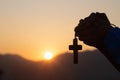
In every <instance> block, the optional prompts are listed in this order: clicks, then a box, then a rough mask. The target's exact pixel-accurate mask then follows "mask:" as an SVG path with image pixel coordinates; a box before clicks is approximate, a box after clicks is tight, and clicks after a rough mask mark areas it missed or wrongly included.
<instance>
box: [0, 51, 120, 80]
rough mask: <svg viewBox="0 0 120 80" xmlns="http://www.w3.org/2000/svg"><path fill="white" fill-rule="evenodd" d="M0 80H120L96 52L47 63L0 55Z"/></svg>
mask: <svg viewBox="0 0 120 80" xmlns="http://www.w3.org/2000/svg"><path fill="white" fill-rule="evenodd" d="M0 69H2V70H3V72H4V74H3V76H2V78H3V79H2V80H96V79H97V80H101V79H103V80H120V74H119V72H117V71H116V69H115V68H114V67H113V66H112V65H111V64H110V63H109V62H108V61H107V59H106V58H105V57H104V56H103V55H102V54H101V53H100V52H99V51H97V50H95V51H85V52H82V53H80V54H79V63H78V64H77V65H76V64H73V55H72V54H70V53H65V54H60V55H58V56H56V57H55V58H54V59H53V60H51V61H38V62H34V61H30V60H26V59H24V58H22V57H21V56H19V55H10V54H7V55H0Z"/></svg>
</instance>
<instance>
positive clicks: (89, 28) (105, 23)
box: [75, 12, 112, 47]
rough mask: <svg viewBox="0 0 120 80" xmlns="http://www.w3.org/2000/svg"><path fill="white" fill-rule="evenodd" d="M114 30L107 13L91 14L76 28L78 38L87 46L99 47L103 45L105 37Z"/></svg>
mask: <svg viewBox="0 0 120 80" xmlns="http://www.w3.org/2000/svg"><path fill="white" fill-rule="evenodd" d="M111 28H112V26H111V24H110V22H109V20H108V18H107V16H106V14H105V13H98V12H96V13H91V14H90V15H89V16H88V17H86V18H85V19H81V20H80V22H79V24H78V26H77V27H76V28H75V33H76V36H78V37H79V40H81V41H83V42H84V43H85V44H87V45H90V46H94V47H98V46H99V45H100V44H101V43H103V41H104V38H105V36H106V35H107V33H108V32H109V30H110V29H111Z"/></svg>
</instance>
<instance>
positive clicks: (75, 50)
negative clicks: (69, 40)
mask: <svg viewBox="0 0 120 80" xmlns="http://www.w3.org/2000/svg"><path fill="white" fill-rule="evenodd" d="M69 50H73V54H74V56H73V58H74V64H78V50H82V46H81V45H78V41H77V38H76V37H75V38H74V39H73V45H69Z"/></svg>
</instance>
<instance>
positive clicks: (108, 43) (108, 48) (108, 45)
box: [97, 28, 120, 71]
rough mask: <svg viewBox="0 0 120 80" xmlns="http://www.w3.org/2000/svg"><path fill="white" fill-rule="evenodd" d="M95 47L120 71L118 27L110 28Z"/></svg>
mask: <svg viewBox="0 0 120 80" xmlns="http://www.w3.org/2000/svg"><path fill="white" fill-rule="evenodd" d="M97 48H98V49H99V50H100V51H101V52H102V53H103V54H104V55H105V56H106V57H107V59H108V60H109V61H110V62H111V63H112V64H113V65H114V66H115V67H116V69H117V70H118V71H120V29H118V28H112V29H111V30H110V31H109V33H108V34H107V36H106V37H105V39H104V41H103V42H102V43H101V44H99V45H98V47H97Z"/></svg>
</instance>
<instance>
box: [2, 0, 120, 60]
mask: <svg viewBox="0 0 120 80" xmlns="http://www.w3.org/2000/svg"><path fill="white" fill-rule="evenodd" d="M119 4H120V1H119V0H92V1H91V0H0V52H1V53H3V54H4V53H12V54H18V55H21V56H23V57H25V58H28V59H32V60H39V59H41V58H42V56H43V54H44V52H45V51H51V52H53V53H54V54H55V55H56V54H59V53H62V52H65V51H68V45H69V44H72V39H73V36H74V31H73V30H74V27H75V26H76V25H77V24H78V22H79V19H81V18H84V17H86V16H88V15H89V14H90V13H91V12H96V11H99V12H106V13H107V15H108V17H109V19H110V21H111V22H112V23H114V24H116V25H118V26H120V23H119V21H120V18H119V17H120V11H119V8H120V5H119ZM80 43H81V42H80ZM83 49H84V50H86V49H87V50H91V48H90V47H88V46H87V47H86V46H84V45H83Z"/></svg>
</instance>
